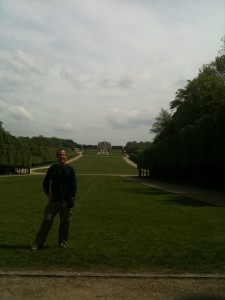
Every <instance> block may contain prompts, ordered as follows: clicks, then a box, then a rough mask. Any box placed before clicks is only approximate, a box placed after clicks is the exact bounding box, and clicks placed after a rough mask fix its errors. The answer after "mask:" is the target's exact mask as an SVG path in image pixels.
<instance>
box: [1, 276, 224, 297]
mask: <svg viewBox="0 0 225 300" xmlns="http://www.w3.org/2000/svg"><path fill="white" fill-rule="evenodd" d="M0 299H1V300H17V299H18V300H20V299H25V300H28V299H29V300H31V299H42V300H44V299H48V300H53V299H54V300H61V299H67V300H72V299H79V300H93V299H104V300H132V299H140V300H145V299H146V300H147V299H148V300H151V299H154V300H200V299H201V300H222V299H225V279H215V278H208V279H202V278H198V279H196V278H189V279H187V278H95V277H86V278H85V277H44V276H42V277H23V276H3V277H0Z"/></svg>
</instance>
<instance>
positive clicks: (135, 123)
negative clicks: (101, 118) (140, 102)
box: [106, 108, 153, 129]
mask: <svg viewBox="0 0 225 300" xmlns="http://www.w3.org/2000/svg"><path fill="white" fill-rule="evenodd" d="M152 119H153V117H152V113H151V112H150V110H149V109H147V110H121V109H117V108H111V109H109V110H108V114H107V118H106V121H107V123H108V124H109V126H110V127H112V128H114V129H133V128H137V127H142V126H149V128H150V126H151V125H152V124H151V123H152Z"/></svg>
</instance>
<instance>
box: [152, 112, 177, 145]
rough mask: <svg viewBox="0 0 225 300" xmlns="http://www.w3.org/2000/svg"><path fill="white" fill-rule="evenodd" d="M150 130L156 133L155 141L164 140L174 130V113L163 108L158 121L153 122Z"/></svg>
mask: <svg viewBox="0 0 225 300" xmlns="http://www.w3.org/2000/svg"><path fill="white" fill-rule="evenodd" d="M150 132H152V133H155V134H156V136H155V138H154V142H155V143H156V142H158V141H159V140H162V139H163V138H165V137H166V136H168V135H170V134H171V133H172V132H173V119H172V115H171V114H170V113H169V112H168V111H167V110H166V109H163V108H162V109H161V111H160V113H159V116H158V117H157V118H156V122H155V123H154V124H153V126H152V128H151V130H150Z"/></svg>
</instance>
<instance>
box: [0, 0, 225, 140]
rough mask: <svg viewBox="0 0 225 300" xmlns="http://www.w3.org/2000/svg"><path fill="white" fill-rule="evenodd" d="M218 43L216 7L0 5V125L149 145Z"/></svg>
mask: <svg viewBox="0 0 225 300" xmlns="http://www.w3.org/2000/svg"><path fill="white" fill-rule="evenodd" d="M224 34H225V0H64V1H62V0H48V1H47V0H0V121H2V122H3V127H4V129H6V130H7V131H9V132H10V133H11V134H13V135H15V136H29V137H32V136H38V135H43V136H47V137H52V136H55V137H60V138H66V139H72V140H74V141H75V142H77V143H80V144H97V143H98V141H109V142H111V143H112V145H126V143H127V142H129V141H137V142H140V141H151V140H152V137H153V136H152V135H151V134H150V133H149V130H150V128H151V126H152V124H153V123H154V121H155V118H156V117H157V116H158V114H159V111H160V110H161V108H165V109H168V108H169V103H170V102H171V101H172V100H174V98H175V93H176V91H177V89H178V88H182V87H184V86H185V85H186V83H187V80H191V79H193V78H194V77H195V76H197V74H198V71H199V68H201V67H202V65H203V64H206V63H209V62H211V61H212V60H214V59H215V57H216V56H217V55H218V51H219V50H220V49H221V46H222V42H221V38H222V37H223V36H224Z"/></svg>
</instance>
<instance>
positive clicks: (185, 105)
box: [137, 38, 225, 187]
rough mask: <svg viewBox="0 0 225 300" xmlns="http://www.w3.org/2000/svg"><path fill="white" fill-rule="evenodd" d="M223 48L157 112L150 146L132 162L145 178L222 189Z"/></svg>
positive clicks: (224, 155) (224, 122)
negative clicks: (168, 107) (165, 106)
mask: <svg viewBox="0 0 225 300" xmlns="http://www.w3.org/2000/svg"><path fill="white" fill-rule="evenodd" d="M223 41H224V38H223ZM224 49H225V47H224ZM224 49H223V51H221V54H220V55H218V56H217V57H216V58H215V60H214V61H212V62H210V63H209V64H206V65H203V66H202V68H201V69H200V70H199V73H198V75H197V77H195V78H194V79H193V80H189V81H188V82H187V84H186V86H185V87H184V88H181V89H178V91H177V92H176V95H175V99H174V100H173V101H172V102H170V109H169V110H166V109H161V111H160V113H159V116H158V117H157V118H156V121H155V123H154V124H153V126H152V128H151V130H150V131H151V132H152V133H154V134H155V137H154V140H153V143H152V145H151V146H150V147H149V148H148V149H146V150H144V151H143V152H142V153H140V154H139V155H138V160H137V162H138V168H139V169H145V170H148V174H149V176H150V177H153V178H160V179H169V180H171V179H172V180H177V181H183V182H192V183H198V184H199V183H200V184H206V185H209V184H210V185H216V186H220V187H224V179H225V176H224V169H225V51H224Z"/></svg>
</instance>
